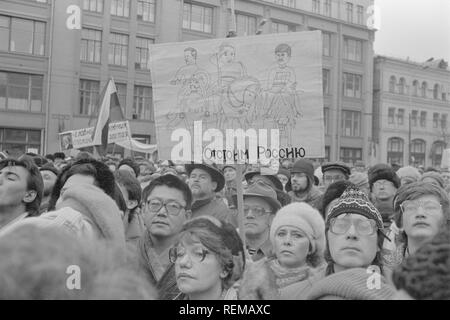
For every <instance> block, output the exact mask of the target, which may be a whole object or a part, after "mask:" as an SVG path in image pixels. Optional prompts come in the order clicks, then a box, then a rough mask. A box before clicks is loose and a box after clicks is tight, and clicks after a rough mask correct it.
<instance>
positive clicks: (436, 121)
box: [433, 113, 439, 129]
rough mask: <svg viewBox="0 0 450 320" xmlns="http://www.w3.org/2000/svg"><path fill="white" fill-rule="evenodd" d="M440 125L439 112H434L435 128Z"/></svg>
mask: <svg viewBox="0 0 450 320" xmlns="http://www.w3.org/2000/svg"><path fill="white" fill-rule="evenodd" d="M438 127H439V113H433V128H436V129H437V128H438Z"/></svg>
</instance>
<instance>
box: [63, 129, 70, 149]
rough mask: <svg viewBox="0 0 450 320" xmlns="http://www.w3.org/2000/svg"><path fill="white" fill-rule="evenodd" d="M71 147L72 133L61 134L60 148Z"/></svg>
mask: <svg viewBox="0 0 450 320" xmlns="http://www.w3.org/2000/svg"><path fill="white" fill-rule="evenodd" d="M70 149H73V141H72V133H71V132H69V133H66V134H61V150H70Z"/></svg>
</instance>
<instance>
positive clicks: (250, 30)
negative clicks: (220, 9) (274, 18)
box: [236, 14, 256, 36]
mask: <svg viewBox="0 0 450 320" xmlns="http://www.w3.org/2000/svg"><path fill="white" fill-rule="evenodd" d="M236 29H237V30H236V32H237V35H238V36H251V35H254V34H256V17H252V16H247V15H243V14H236Z"/></svg>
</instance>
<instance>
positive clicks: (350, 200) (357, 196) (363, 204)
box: [325, 186, 383, 230]
mask: <svg viewBox="0 0 450 320" xmlns="http://www.w3.org/2000/svg"><path fill="white" fill-rule="evenodd" d="M349 213H353V214H360V215H362V216H365V217H366V218H368V219H372V220H375V222H376V223H377V227H378V229H380V230H382V229H383V219H382V218H381V214H380V212H379V211H378V210H377V208H375V207H374V205H373V204H372V203H371V202H370V201H369V199H367V196H366V195H365V194H364V192H362V191H361V190H359V189H358V188H355V187H354V186H350V187H348V188H347V189H346V190H345V191H344V193H343V194H342V195H341V197H340V198H339V200H338V202H337V203H336V204H335V205H334V206H333V207H332V208H331V210H330V213H329V215H328V216H327V221H326V224H325V225H326V227H327V229H328V228H329V227H330V220H331V219H332V218H336V217H338V216H340V215H341V214H349Z"/></svg>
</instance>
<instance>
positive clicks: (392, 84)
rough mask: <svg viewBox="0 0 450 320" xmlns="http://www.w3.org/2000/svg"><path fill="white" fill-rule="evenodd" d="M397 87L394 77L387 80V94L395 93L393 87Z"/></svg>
mask: <svg viewBox="0 0 450 320" xmlns="http://www.w3.org/2000/svg"><path fill="white" fill-rule="evenodd" d="M396 85H397V79H396V78H395V76H391V78H390V79H389V92H391V93H395V86H396Z"/></svg>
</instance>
